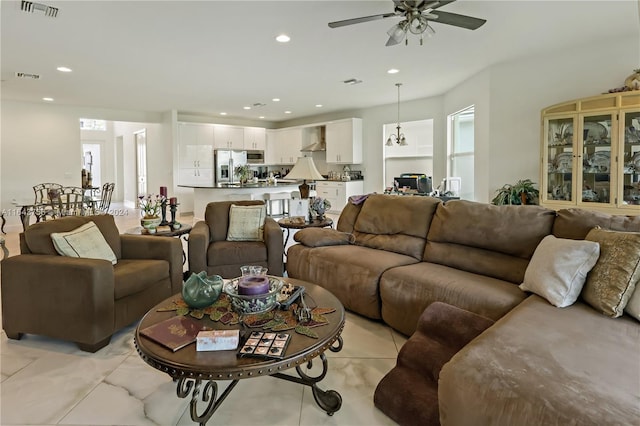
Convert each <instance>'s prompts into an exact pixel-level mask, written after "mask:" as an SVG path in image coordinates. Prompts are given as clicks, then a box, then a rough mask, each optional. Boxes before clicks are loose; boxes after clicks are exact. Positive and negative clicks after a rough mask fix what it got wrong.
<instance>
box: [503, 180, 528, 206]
mask: <svg viewBox="0 0 640 426" xmlns="http://www.w3.org/2000/svg"><path fill="white" fill-rule="evenodd" d="M534 185H535V182H532V181H531V179H523V180H519V181H518V182H516V183H515V184H513V185H512V184H508V183H507V184H505V185H503V186H502V188H500V189H498V190H497V191H496V196H495V197H494V198H493V200H491V204H495V205H498V206H500V205H504V204H537V200H538V195H539V191H538V190H537V189H536V188H535V186H534Z"/></svg>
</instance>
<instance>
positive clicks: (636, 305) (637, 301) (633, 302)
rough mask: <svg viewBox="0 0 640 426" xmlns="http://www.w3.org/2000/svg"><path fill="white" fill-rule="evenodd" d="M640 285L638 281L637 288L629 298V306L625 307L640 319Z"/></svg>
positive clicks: (630, 313)
mask: <svg viewBox="0 0 640 426" xmlns="http://www.w3.org/2000/svg"><path fill="white" fill-rule="evenodd" d="M639 289H640V285H639V284H637V283H636V289H635V291H634V292H633V294H632V295H631V297H630V298H629V302H628V303H627V306H625V307H624V311H625V312H626V313H627V314H629V315H631V316H632V317H634V318H635V319H637V320H638V321H640V290H639Z"/></svg>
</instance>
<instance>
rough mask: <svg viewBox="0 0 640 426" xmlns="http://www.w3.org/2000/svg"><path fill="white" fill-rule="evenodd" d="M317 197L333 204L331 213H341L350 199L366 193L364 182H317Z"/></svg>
mask: <svg viewBox="0 0 640 426" xmlns="http://www.w3.org/2000/svg"><path fill="white" fill-rule="evenodd" d="M316 192H317V196H318V197H321V198H326V199H327V200H329V202H330V203H331V208H330V209H329V211H330V212H331V213H340V212H341V211H342V209H343V208H344V206H346V205H347V202H348V201H349V197H350V196H352V195H362V193H363V192H364V181H361V180H355V181H354V180H352V181H347V182H340V181H330V180H320V181H316Z"/></svg>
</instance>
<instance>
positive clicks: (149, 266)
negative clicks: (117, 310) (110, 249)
mask: <svg viewBox="0 0 640 426" xmlns="http://www.w3.org/2000/svg"><path fill="white" fill-rule="evenodd" d="M113 274H114V286H115V299H116V300H118V299H121V298H123V297H127V296H130V295H132V294H135V293H139V292H141V291H143V290H146V289H148V288H150V287H152V286H154V285H156V284H157V283H158V281H161V280H163V279H168V278H169V262H167V261H166V260H157V259H121V260H120V261H119V262H118V264H117V265H115V266H114V271H113Z"/></svg>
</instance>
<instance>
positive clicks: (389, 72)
mask: <svg viewBox="0 0 640 426" xmlns="http://www.w3.org/2000/svg"><path fill="white" fill-rule="evenodd" d="M399 72H400V70H398V69H395V68H391V69H390V70H387V74H398V73H399Z"/></svg>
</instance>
